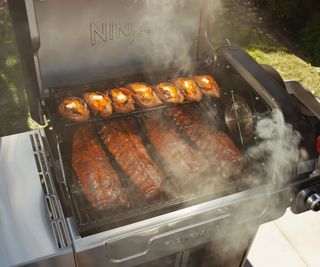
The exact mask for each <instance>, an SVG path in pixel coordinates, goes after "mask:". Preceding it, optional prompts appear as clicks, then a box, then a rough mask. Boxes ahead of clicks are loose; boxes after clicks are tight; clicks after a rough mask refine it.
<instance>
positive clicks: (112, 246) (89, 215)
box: [0, 0, 320, 266]
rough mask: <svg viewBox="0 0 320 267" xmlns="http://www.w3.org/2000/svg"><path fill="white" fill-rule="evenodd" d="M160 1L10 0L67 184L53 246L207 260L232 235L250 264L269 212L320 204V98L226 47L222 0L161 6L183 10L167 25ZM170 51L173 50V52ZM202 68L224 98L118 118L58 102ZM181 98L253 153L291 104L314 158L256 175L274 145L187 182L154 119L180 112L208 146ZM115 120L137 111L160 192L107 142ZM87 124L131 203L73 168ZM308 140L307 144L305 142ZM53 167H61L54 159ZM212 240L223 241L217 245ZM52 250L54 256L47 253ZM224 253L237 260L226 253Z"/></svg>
mask: <svg viewBox="0 0 320 267" xmlns="http://www.w3.org/2000/svg"><path fill="white" fill-rule="evenodd" d="M160 2H161V3H162V1H144V0H141V1H140V0H139V1H119V0H108V1H106V0H95V1H94V3H93V4H92V5H91V6H89V3H88V1H85V0H77V1H75V0H70V1H63V0H55V1H20V0H12V1H10V2H9V5H10V7H11V15H12V18H13V24H14V26H15V31H16V38H17V43H18V46H19V50H20V52H21V61H22V65H23V67H24V71H25V74H26V80H27V84H28V91H27V93H28V98H29V105H30V113H31V116H32V117H33V118H34V119H35V120H36V121H38V122H39V123H43V122H44V115H45V117H46V118H47V122H48V125H47V127H45V129H44V130H40V132H41V135H40V134H39V136H41V138H42V139H41V144H45V153H42V154H41V155H42V156H43V159H42V158H41V159H40V160H41V161H45V162H46V163H47V165H46V166H49V168H50V173H52V177H51V176H50V185H51V187H52V190H53V189H54V190H53V192H56V194H55V198H54V199H55V204H54V207H53V208H52V207H51V210H52V209H57V210H58V212H57V214H59V218H58V219H59V221H58V224H56V225H58V226H59V227H60V228H61V229H60V228H59V229H58V228H57V227H56V230H54V231H55V234H56V235H58V234H59V233H60V232H63V234H61V233H60V235H61V236H63V238H62V239H61V240H62V241H61V240H60V241H59V243H60V245H58V246H57V251H56V252H55V256H52V257H54V258H53V259H52V260H53V261H55V262H58V261H62V262H63V261H64V260H65V258H64V257H69V258H68V259H69V260H70V259H71V261H72V262H73V261H74V259H76V262H75V263H74V265H77V266H138V265H139V266H158V265H159V266H201V265H200V263H201V264H202V266H206V265H205V263H203V261H205V259H209V258H210V259H212V255H218V254H224V252H221V251H223V246H222V245H224V244H226V242H229V243H230V242H231V241H230V240H232V238H233V236H236V237H237V240H238V239H239V243H240V242H243V244H245V248H243V249H242V250H241V253H240V252H239V251H236V248H234V247H232V248H231V249H232V252H231V254H233V255H232V256H233V257H231V258H232V260H230V263H228V264H229V265H230V266H236V265H239V266H240V262H243V261H244V259H245V253H246V252H245V251H246V249H247V248H248V246H249V245H250V240H252V238H253V236H254V234H255V232H256V231H257V229H258V227H259V225H260V224H261V223H264V222H266V221H270V220H272V219H275V218H278V217H280V216H281V215H282V214H283V212H284V211H285V209H286V208H287V207H289V206H291V207H292V209H293V210H294V211H295V212H297V213H299V212H303V211H305V210H307V207H308V205H309V204H306V203H309V202H310V203H311V207H312V208H313V209H315V207H317V204H314V203H313V200H314V199H316V197H317V194H315V192H318V191H319V186H318V184H319V175H318V170H317V167H316V164H315V162H316V160H315V159H316V158H317V157H318V154H317V152H316V150H315V147H316V137H317V136H318V134H319V133H320V130H319V129H320V123H319V118H320V117H318V115H317V114H320V105H319V104H318V103H317V102H316V100H315V99H314V98H312V97H311V96H310V95H309V94H308V93H307V92H306V90H305V89H303V87H302V86H301V85H299V84H298V85H296V84H294V83H290V82H286V83H285V85H284V83H283V81H282V79H281V77H279V75H278V74H277V73H276V72H275V71H274V70H273V69H272V68H270V67H266V66H261V65H259V64H258V63H257V62H255V61H254V60H253V59H252V58H251V57H250V56H249V55H247V54H246V53H245V52H244V51H242V50H241V49H237V48H233V47H231V46H230V43H229V42H228V45H227V46H226V47H220V48H215V47H214V45H213V43H212V41H211V40H210V39H209V37H208V36H209V35H210V26H209V25H210V24H211V22H212V20H211V19H212V17H211V15H210V12H211V11H212V8H214V1H212V2H210V1H207V0H203V1H193V0H185V1H173V2H174V4H173V5H172V6H171V5H170V6H169V8H168V9H167V8H166V9H165V8H163V9H161V8H160V9H156V10H160V11H159V12H160V13H161V12H165V14H166V15H168V14H171V17H170V20H168V21H170V25H169V26H170V27H166V26H168V25H167V23H166V20H165V19H163V20H161V19H160V20H159V21H158V20H157V14H154V10H152V9H150V5H151V6H152V4H154V5H156V6H157V5H160V7H163V6H161V3H160ZM62 7H63V8H62ZM84 7H86V8H84ZM157 7H159V6H157ZM119 14H121V15H119ZM172 15H174V16H172ZM153 17H155V20H153ZM118 20H120V21H118ZM162 22H164V23H162ZM21 25H29V28H28V27H21ZM71 36H72V37H71ZM40 37H41V38H40ZM163 40H164V41H163ZM168 44H169V45H168ZM164 48H165V49H164ZM168 51H169V52H170V53H171V54H170V53H169V52H168ZM167 52H168V53H169V57H168V56H164V55H167V54H166V53H167ZM170 56H172V58H171V59H170V60H169V61H168V58H170ZM184 64H185V65H186V66H185V65H184ZM194 74H209V75H212V76H214V77H215V79H216V80H217V82H218V84H219V86H220V89H221V97H220V98H210V97H205V98H204V99H203V100H202V101H201V102H199V103H194V102H190V101H186V102H184V103H183V104H181V105H180V106H179V105H178V106H172V105H160V106H157V107H154V108H146V109H142V108H136V109H135V111H133V112H131V113H128V114H117V113H113V115H111V116H110V117H108V118H101V117H94V116H91V117H90V119H89V120H88V121H86V122H81V123H79V122H70V121H67V120H65V119H63V118H62V117H61V116H60V115H59V114H58V111H57V110H58V104H59V103H60V102H61V100H63V99H64V98H66V97H68V96H81V95H82V94H83V93H85V92H94V91H105V90H106V89H111V88H117V87H122V86H124V85H125V84H128V83H131V82H145V83H147V84H151V85H152V84H157V83H159V82H163V81H168V80H170V79H172V78H176V77H189V76H191V75H194ZM285 87H286V88H285ZM289 103H290V104H289ZM172 107H175V108H185V109H188V108H192V109H194V110H196V111H198V112H200V113H201V114H203V116H204V119H205V122H206V123H207V124H214V127H216V128H217V129H218V130H219V131H222V132H224V133H226V134H227V135H228V136H229V137H230V138H231V139H232V140H233V141H234V143H235V144H236V146H237V147H238V148H239V149H240V150H241V153H242V154H243V155H247V154H246V153H247V152H248V151H249V149H250V148H252V147H258V146H259V145H260V144H262V142H263V141H264V140H262V139H263V138H262V137H261V136H259V135H258V134H257V129H256V127H257V124H258V122H259V121H261V120H262V119H267V118H269V119H271V118H272V116H273V115H274V114H275V113H276V114H280V115H279V121H280V122H279V123H280V124H281V126H284V125H285V122H287V123H290V124H291V125H292V128H293V129H294V130H297V131H299V132H300V134H301V136H302V142H301V147H303V148H304V149H305V150H306V151H307V154H308V156H309V160H306V159H305V158H301V159H300V162H299V163H297V165H298V168H297V170H292V175H291V176H290V177H289V178H290V179H287V180H284V179H282V178H283V177H279V176H280V175H279V172H278V173H277V172H276V171H273V168H274V166H271V165H270V166H269V165H268V167H269V170H268V172H267V173H268V175H261V174H260V175H257V176H258V179H254V180H253V179H252V174H254V173H255V172H259V169H263V168H265V166H266V164H267V162H268V157H269V155H268V154H267V153H266V155H263V156H261V157H259V158H256V159H252V160H251V158H250V160H248V161H246V162H245V165H244V168H243V170H242V172H241V174H239V175H233V176H231V177H230V178H228V179H222V178H221V177H219V175H216V174H217V173H216V171H215V170H214V169H212V168H211V169H209V170H208V171H206V172H205V173H199V176H198V177H197V180H199V181H200V180H201V181H204V182H205V183H204V184H205V186H203V183H198V182H197V185H198V186H194V185H191V184H187V183H185V184H183V185H181V184H180V183H178V182H177V180H176V177H174V175H173V174H172V173H170V171H169V169H168V167H167V165H166V164H165V162H164V160H165V159H163V158H162V157H161V155H160V154H159V153H158V152H157V150H156V149H155V147H154V146H153V145H152V142H151V141H150V136H149V134H148V131H147V130H146V128H145V122H146V121H147V120H148V119H149V118H152V117H153V116H155V115H157V114H161V120H162V119H163V120H166V121H168V120H170V125H171V127H173V128H174V129H175V131H176V132H177V133H178V134H179V136H180V138H182V139H183V140H184V141H185V142H186V143H187V144H188V145H189V146H191V147H193V148H195V149H196V150H199V147H197V146H196V145H195V144H194V142H192V141H191V140H190V138H189V137H188V136H187V135H186V134H185V133H184V132H183V131H181V130H180V129H179V128H178V127H177V122H176V121H175V120H174V119H173V118H169V116H168V110H169V109H171V108H172ZM309 107H311V108H309ZM112 120H121V121H124V122H126V121H127V120H130V121H133V122H134V123H135V125H136V130H137V131H138V135H139V136H140V137H141V139H142V141H143V144H144V146H145V147H146V149H147V151H148V153H149V154H150V156H151V157H152V159H153V160H154V161H155V162H156V164H157V165H158V166H159V167H160V169H161V170H162V171H163V172H164V174H165V176H166V182H165V184H164V186H163V190H162V193H161V194H160V196H158V197H157V198H155V199H154V200H148V201H147V200H145V199H144V198H143V197H142V195H141V193H139V192H138V191H137V189H136V187H135V186H134V185H133V183H132V182H131V181H130V179H129V177H128V176H127V175H126V174H125V172H124V171H123V170H122V168H121V167H120V165H119V164H118V162H117V161H116V160H115V159H114V158H113V156H112V154H111V153H110V152H109V150H108V147H106V146H105V145H104V143H103V142H102V138H101V128H102V127H103V125H105V124H106V123H107V122H110V121H112ZM161 120H160V121H159V123H161ZM87 123H88V124H92V125H93V126H94V129H95V132H96V135H97V136H98V138H99V140H100V141H101V146H102V147H103V150H104V152H105V154H106V156H107V157H108V158H109V160H110V162H111V165H112V166H113V168H114V169H115V171H116V172H117V174H118V175H119V177H120V179H121V183H122V185H123V187H124V190H125V193H126V195H127V197H128V199H129V202H130V207H129V208H114V209H112V208H111V209H104V210H98V209H94V208H93V207H92V206H91V205H90V203H89V202H88V200H87V199H86V197H85V195H84V193H83V191H82V187H81V186H80V184H79V178H78V177H77V175H76V173H75V171H74V170H73V168H72V164H71V154H72V149H71V148H72V138H73V135H74V132H75V131H76V129H78V127H81V126H83V125H84V124H87ZM37 136H38V135H37ZM296 146H297V148H296V149H297V151H298V150H299V148H300V147H298V146H299V145H298V144H296ZM0 152H1V150H0ZM198 152H199V153H202V151H198ZM297 153H299V152H297ZM31 156H33V155H31ZM37 161H38V164H39V159H37ZM40 164H41V162H40ZM270 169H272V170H270ZM275 169H276V168H275ZM46 171H48V173H49V169H48V170H46ZM37 173H39V174H40V170H39V171H38V172H37ZM250 175H251V176H250ZM217 176H218V178H217ZM51 178H52V179H51ZM43 179H44V178H43V177H41V176H40V180H41V182H42V183H43V181H47V180H46V179H45V180H43ZM51 180H52V181H51ZM51 187H50V188H51ZM45 193H46V195H47V193H48V192H45ZM49 193H50V192H49ZM47 199H48V198H47ZM292 199H294V201H293V200H292ZM307 200H308V201H307ZM47 201H48V200H47ZM316 201H317V200H316ZM47 205H48V204H47ZM49 213H50V210H49ZM51 213H52V211H51ZM49 216H52V214H49ZM51 219H52V220H55V219H56V218H54V217H52V218H51ZM57 229H58V230H59V231H58V230H57ZM66 229H67V230H68V234H69V235H70V242H71V243H72V251H71V252H70V250H71V246H70V244H69V243H70V242H69V236H68V237H67V236H66V234H65V232H66ZM239 229H243V231H239ZM240 232H241V233H240ZM47 234H48V233H47ZM238 237H239V238H238ZM63 240H67V241H66V242H64V241H63ZM62 244H63V245H62ZM128 244H129V245H128ZM212 247H213V248H216V247H217V249H213V250H214V251H212ZM218 247H219V248H218ZM68 249H69V250H68ZM220 252H221V253H220ZM208 254H211V255H208ZM57 255H59V256H57ZM44 257H47V255H41V257H40V256H39V258H44ZM202 257H203V259H202ZM228 257H229V256H228ZM214 258H216V257H214ZM56 260H58V261H56ZM49 261H50V260H49ZM231 261H232V263H231ZM223 262H226V261H225V259H222V260H221V261H219V260H218V261H217V262H216V264H217V265H219V263H223ZM228 262H229V261H228ZM235 262H236V263H235ZM224 266H226V265H224Z"/></svg>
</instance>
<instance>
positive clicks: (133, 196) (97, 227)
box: [47, 70, 269, 236]
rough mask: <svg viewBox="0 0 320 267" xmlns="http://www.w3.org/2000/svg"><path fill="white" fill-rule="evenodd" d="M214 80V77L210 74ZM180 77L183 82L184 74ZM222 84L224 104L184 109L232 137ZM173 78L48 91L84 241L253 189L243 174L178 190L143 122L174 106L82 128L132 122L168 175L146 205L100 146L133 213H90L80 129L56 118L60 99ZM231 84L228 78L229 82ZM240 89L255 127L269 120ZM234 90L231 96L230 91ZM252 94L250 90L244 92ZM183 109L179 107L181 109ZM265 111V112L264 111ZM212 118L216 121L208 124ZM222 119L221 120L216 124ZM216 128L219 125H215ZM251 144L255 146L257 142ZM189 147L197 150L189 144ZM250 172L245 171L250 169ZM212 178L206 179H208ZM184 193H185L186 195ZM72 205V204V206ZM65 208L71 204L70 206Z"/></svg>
mask: <svg viewBox="0 0 320 267" xmlns="http://www.w3.org/2000/svg"><path fill="white" fill-rule="evenodd" d="M171 73H174V74H175V76H179V74H177V72H174V71H172V72H171ZM197 73H200V74H201V73H210V71H208V70H207V71H204V70H198V71H197ZM212 74H213V75H214V76H216V75H215V74H214V73H212ZM181 76H184V75H183V74H181ZM216 77H217V80H218V83H219V84H220V85H221V98H220V99H218V100H217V99H212V98H205V99H203V100H202V101H201V102H200V103H185V104H183V105H185V106H186V107H187V106H188V105H190V106H193V107H195V108H197V109H200V112H201V111H202V112H204V113H206V114H208V115H209V116H207V119H208V123H210V119H213V120H214V125H215V126H216V127H218V129H219V130H221V131H225V132H227V133H229V134H230V131H229V130H228V127H227V125H226V124H225V122H224V112H225V105H226V103H227V102H228V101H229V100H230V92H233V91H232V90H231V89H232V88H231V87H229V86H225V85H224V82H223V81H224V79H223V78H226V77H222V76H221V77H220V78H219V75H217V76H216ZM169 78H170V75H168V72H166V73H158V74H155V75H152V76H145V75H134V76H132V77H127V78H124V79H119V80H116V81H114V80H106V81H102V82H96V83H90V84H82V85H77V86H71V87H68V88H53V89H52V90H51V91H50V98H49V99H47V104H48V105H47V106H48V113H49V114H48V116H49V118H50V119H51V122H52V125H53V129H54V130H55V132H56V133H57V137H58V138H57V141H58V143H59V144H58V148H59V149H60V151H61V156H59V157H61V159H62V163H63V167H64V168H63V169H64V171H65V177H66V179H65V180H66V186H67V194H69V195H70V197H69V198H67V201H68V203H69V204H71V205H70V207H71V211H72V213H73V216H74V217H75V218H76V220H77V223H78V227H79V231H80V234H81V235H82V236H86V235H90V234H94V233H98V232H100V231H105V230H109V229H113V228H116V227H120V226H123V225H126V224H129V223H133V222H137V221H141V220H144V219H147V218H152V217H155V216H157V215H161V214H165V213H168V212H171V211H174V210H178V209H181V208H183V207H187V206H191V205H194V204H197V203H201V202H205V201H208V200H212V199H215V198H219V197H222V196H225V195H228V194H231V193H235V192H238V191H241V190H244V189H246V188H248V187H250V186H251V185H250V183H248V182H245V172H243V174H242V176H243V177H241V178H240V177H234V178H230V179H229V180H224V181H222V182H221V180H219V179H216V178H214V179H211V181H210V184H209V185H208V184H206V186H202V188H205V189H202V190H200V191H199V190H198V191H197V190H196V189H195V188H194V187H193V185H192V186H190V187H188V185H183V186H178V185H177V184H176V183H175V182H174V181H176V180H179V179H175V178H174V177H173V176H172V175H171V174H170V173H168V170H167V169H166V167H165V165H164V164H163V162H162V160H161V157H160V156H159V155H158V153H157V151H156V150H155V149H154V147H153V146H152V144H151V142H150V141H149V139H148V134H147V133H146V130H145V129H144V120H145V119H146V118H147V117H148V116H151V115H152V114H153V113H155V112H161V113H162V114H164V116H166V110H167V109H168V108H170V107H172V105H168V106H167V105H163V106H160V107H156V108H151V109H147V110H144V109H137V110H136V111H134V112H132V113H129V114H114V115H112V116H111V117H109V118H94V117H91V118H90V120H89V121H88V122H84V123H92V124H94V125H95V126H96V131H97V134H98V132H99V129H101V127H102V125H104V123H106V122H107V121H110V120H112V119H117V120H127V119H132V120H134V121H135V122H136V123H137V125H138V127H137V129H138V131H139V134H140V136H141V138H142V140H143V142H144V144H145V146H146V148H147V150H148V152H149V153H150V155H151V157H152V158H153V159H154V160H155V161H156V163H157V164H158V165H159V167H160V168H161V169H162V171H163V172H164V173H165V174H166V176H167V179H166V181H167V182H166V184H165V190H164V193H162V194H161V195H160V196H159V197H158V198H157V199H156V200H153V201H146V200H144V199H143V197H142V196H141V195H140V193H139V192H137V191H136V189H135V187H134V186H133V184H132V183H131V181H130V179H128V177H127V175H126V174H125V173H124V172H123V171H122V169H121V167H120V166H119V165H118V164H117V162H116V161H115V160H114V159H113V157H112V155H111V154H110V153H109V152H108V149H107V147H105V146H104V144H103V142H102V141H101V144H102V146H103V147H104V150H105V153H106V155H107V156H108V158H109V159H110V162H111V164H112V165H113V167H114V169H115V170H116V171H117V173H118V175H119V177H120V179H121V181H122V184H123V186H124V189H125V191H126V194H127V196H128V198H129V201H130V204H131V207H130V208H117V209H106V210H96V209H94V208H92V207H91V205H90V203H89V202H88V201H87V200H86V198H85V196H84V194H83V192H82V189H81V186H80V185H79V182H78V178H77V176H76V174H75V173H74V171H73V170H72V167H71V162H70V159H71V144H72V136H73V132H74V130H75V129H76V128H77V127H78V126H79V125H80V124H81V123H73V122H68V121H66V120H64V119H61V117H60V116H59V114H58V113H57V112H56V110H57V104H58V103H59V101H60V100H61V99H63V98H64V97H67V96H68V95H76V96H77V95H78V96H79V95H81V94H82V93H83V92H86V91H89V90H90V91H95V90H98V91H103V90H105V89H106V88H114V87H118V86H123V85H124V84H126V83H129V82H134V81H144V82H146V83H149V84H155V83H157V82H160V81H163V80H166V79H169ZM229 78H230V77H229ZM236 81H237V82H236V83H235V84H236V88H237V90H238V91H239V93H240V95H242V96H244V98H245V99H246V101H248V103H249V104H250V108H251V110H252V112H253V119H254V124H255V122H256V119H258V118H259V117H260V115H262V114H264V115H266V116H267V115H268V114H269V111H268V108H265V107H266V106H265V105H264V104H263V103H262V102H261V101H259V100H257V97H255V95H254V94H252V95H251V94H248V93H243V92H244V90H242V89H243V88H247V84H246V83H243V82H242V83H240V82H239V80H236ZM230 90H231V91H230ZM245 92H248V90H245ZM180 106H181V105H179V106H178V107H180ZM260 109H261V110H260ZM210 116H213V117H212V118H210ZM217 119H218V120H217ZM171 120H172V123H173V126H175V127H176V126H177V125H176V124H175V122H174V120H173V119H172V118H171ZM217 122H218V125H217ZM177 132H178V133H179V134H180V136H181V137H182V138H185V140H186V141H187V142H189V143H190V139H189V138H188V136H186V135H183V133H182V132H181V131H180V132H179V129H177ZM233 137H234V141H235V142H236V144H237V145H238V147H239V148H240V149H241V150H245V149H246V147H248V146H250V143H248V144H246V146H244V145H243V144H241V143H240V142H239V140H237V137H236V136H233ZM253 142H256V140H254V138H253ZM190 145H193V144H191V143H190ZM246 168H247V167H246ZM204 175H208V176H204ZM206 177H207V178H208V177H210V173H206V174H202V176H201V177H200V176H199V179H203V178H206ZM182 188H183V189H184V190H182ZM69 200H71V201H69ZM66 205H67V204H66Z"/></svg>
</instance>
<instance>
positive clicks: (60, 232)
mask: <svg viewBox="0 0 320 267" xmlns="http://www.w3.org/2000/svg"><path fill="white" fill-rule="evenodd" d="M30 141H31V145H32V149H33V154H34V158H35V162H36V165H37V169H38V175H39V179H40V183H41V186H42V190H43V194H44V202H45V206H46V208H47V211H48V217H49V219H50V221H51V225H52V232H53V234H54V238H55V240H56V245H57V248H59V249H62V248H66V247H69V246H70V245H71V241H70V237H69V235H68V232H67V228H66V224H65V218H64V216H63V212H62V208H61V204H60V201H59V199H58V197H57V193H56V190H55V186H54V183H53V178H52V173H51V170H50V167H49V166H50V165H49V160H50V158H49V157H47V154H46V151H47V150H46V146H45V144H46V140H45V138H44V137H42V136H41V135H40V133H38V132H35V133H32V134H31V135H30Z"/></svg>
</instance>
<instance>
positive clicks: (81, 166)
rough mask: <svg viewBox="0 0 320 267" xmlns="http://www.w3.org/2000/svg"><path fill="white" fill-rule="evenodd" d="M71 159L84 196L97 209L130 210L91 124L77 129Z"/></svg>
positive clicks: (117, 177)
mask: <svg viewBox="0 0 320 267" xmlns="http://www.w3.org/2000/svg"><path fill="white" fill-rule="evenodd" d="M71 160H72V167H73V169H74V171H75V172H76V174H77V176H78V177H79V182H80V185H81V187H82V189H83V193H84V195H85V196H86V198H87V199H88V201H89V203H90V204H91V205H92V206H93V207H94V208H97V209H105V208H115V207H118V206H124V207H129V202H128V200H127V196H126V194H125V192H124V190H123V188H122V185H121V182H120V178H119V176H118V175H117V173H116V172H115V170H114V169H113V167H112V166H111V164H110V162H109V159H108V158H107V156H106V155H105V152H104V151H103V148H102V146H101V144H100V143H99V140H98V137H97V135H96V133H95V130H94V128H93V126H92V125H85V126H81V127H80V128H78V129H77V130H76V132H75V134H74V136H73V143H72V159H71Z"/></svg>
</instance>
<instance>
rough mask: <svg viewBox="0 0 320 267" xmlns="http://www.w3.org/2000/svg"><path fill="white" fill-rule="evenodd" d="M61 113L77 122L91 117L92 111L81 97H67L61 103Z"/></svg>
mask: <svg viewBox="0 0 320 267" xmlns="http://www.w3.org/2000/svg"><path fill="white" fill-rule="evenodd" d="M58 110H59V113H60V115H61V116H62V117H64V118H66V119H68V120H70V121H75V122H80V121H86V120H88V119H89V116H90V111H89V109H88V107H87V104H86V103H85V102H84V101H83V100H82V99H81V98H79V97H74V96H71V97H67V98H65V99H64V100H62V102H61V103H60V105H59V108H58Z"/></svg>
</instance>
